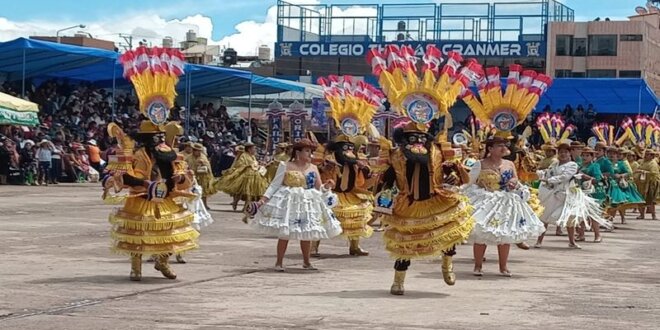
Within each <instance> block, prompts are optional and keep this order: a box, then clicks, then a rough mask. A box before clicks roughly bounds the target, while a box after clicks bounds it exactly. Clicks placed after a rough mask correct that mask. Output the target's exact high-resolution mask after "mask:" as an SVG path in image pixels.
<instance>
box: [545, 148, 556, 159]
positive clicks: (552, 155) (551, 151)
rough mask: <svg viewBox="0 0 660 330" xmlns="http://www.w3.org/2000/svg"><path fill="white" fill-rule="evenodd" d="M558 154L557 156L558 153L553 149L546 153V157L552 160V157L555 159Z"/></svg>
mask: <svg viewBox="0 0 660 330" xmlns="http://www.w3.org/2000/svg"><path fill="white" fill-rule="evenodd" d="M556 154H557V153H556V152H555V151H554V150H552V149H549V150H546V151H545V156H546V157H548V158H550V157H554V156H555V155H556Z"/></svg>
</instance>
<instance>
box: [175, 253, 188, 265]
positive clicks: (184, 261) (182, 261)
mask: <svg viewBox="0 0 660 330" xmlns="http://www.w3.org/2000/svg"><path fill="white" fill-rule="evenodd" d="M176 262H178V263H180V264H185V263H186V259H183V256H182V255H180V254H177V255H176Z"/></svg>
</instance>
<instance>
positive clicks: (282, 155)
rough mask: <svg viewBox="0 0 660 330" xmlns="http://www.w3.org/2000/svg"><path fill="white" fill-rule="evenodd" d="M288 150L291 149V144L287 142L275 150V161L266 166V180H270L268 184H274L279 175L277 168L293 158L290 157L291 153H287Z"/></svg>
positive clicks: (280, 144)
mask: <svg viewBox="0 0 660 330" xmlns="http://www.w3.org/2000/svg"><path fill="white" fill-rule="evenodd" d="M288 148H289V144H288V143H286V142H281V143H278V144H277V148H276V149H275V154H274V155H273V159H272V160H271V162H270V163H269V164H268V166H266V178H267V179H268V182H272V181H273V179H274V178H275V174H276V173H277V168H278V167H279V166H280V163H282V162H285V163H286V162H288V161H289V159H290V158H291V157H290V156H289V153H288V152H287V150H288Z"/></svg>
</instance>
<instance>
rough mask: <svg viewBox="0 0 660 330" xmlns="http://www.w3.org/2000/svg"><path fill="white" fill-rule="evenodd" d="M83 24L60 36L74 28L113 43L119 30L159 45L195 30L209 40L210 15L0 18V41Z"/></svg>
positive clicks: (178, 38)
mask: <svg viewBox="0 0 660 330" xmlns="http://www.w3.org/2000/svg"><path fill="white" fill-rule="evenodd" d="M76 24H85V25H86V28H85V29H78V28H75V29H71V30H67V31H64V32H62V33H61V34H60V35H63V36H70V35H73V34H74V33H76V32H77V31H78V30H82V31H84V32H88V33H90V34H91V35H92V36H93V37H95V38H98V39H104V40H111V41H114V42H115V43H117V44H118V43H119V42H121V43H124V42H125V41H124V40H123V39H122V38H121V37H120V36H119V33H123V34H130V35H133V39H134V40H133V45H134V46H136V45H137V43H138V41H139V40H142V39H146V40H147V41H148V42H150V43H151V44H153V45H158V46H160V45H161V42H162V39H163V38H164V37H166V36H170V37H172V38H173V39H174V41H175V42H179V41H183V40H185V36H186V32H188V30H195V31H196V32H197V36H198V37H204V38H207V39H209V41H210V42H211V36H212V32H213V23H212V21H211V18H210V17H206V16H202V15H193V16H187V17H185V18H183V19H172V20H166V19H164V18H162V17H160V16H159V15H157V14H137V15H126V16H124V17H122V18H121V19H116V18H114V17H113V18H106V19H103V20H100V21H95V22H85V21H79V22H70V21H61V22H52V21H37V20H34V21H24V22H14V21H10V20H8V19H6V18H3V17H0V41H8V40H12V39H15V38H19V37H28V36H31V35H46V36H54V35H55V34H56V32H57V30H58V29H62V28H63V27H68V26H74V25H76Z"/></svg>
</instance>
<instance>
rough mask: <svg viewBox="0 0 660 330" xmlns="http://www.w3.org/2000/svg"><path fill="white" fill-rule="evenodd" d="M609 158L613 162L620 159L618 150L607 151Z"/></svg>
mask: <svg viewBox="0 0 660 330" xmlns="http://www.w3.org/2000/svg"><path fill="white" fill-rule="evenodd" d="M607 158H609V159H610V161H612V162H616V161H618V160H619V158H617V157H616V151H608V152H607Z"/></svg>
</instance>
